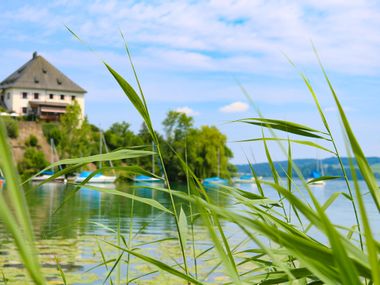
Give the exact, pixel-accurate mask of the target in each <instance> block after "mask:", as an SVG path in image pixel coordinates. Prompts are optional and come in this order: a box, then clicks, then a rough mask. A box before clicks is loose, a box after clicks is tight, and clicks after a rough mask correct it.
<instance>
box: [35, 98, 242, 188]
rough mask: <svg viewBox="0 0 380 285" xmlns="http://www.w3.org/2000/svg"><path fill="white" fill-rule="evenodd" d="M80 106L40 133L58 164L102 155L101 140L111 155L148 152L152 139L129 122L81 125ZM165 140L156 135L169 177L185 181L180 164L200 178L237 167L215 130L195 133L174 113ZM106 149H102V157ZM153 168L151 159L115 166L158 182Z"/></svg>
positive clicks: (83, 122) (143, 128)
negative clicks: (121, 151) (126, 151)
mask: <svg viewBox="0 0 380 285" xmlns="http://www.w3.org/2000/svg"><path fill="white" fill-rule="evenodd" d="M80 113H81V110H80V107H79V105H78V104H73V105H69V106H68V107H67V110H66V113H65V114H64V115H62V116H61V119H60V122H59V123H44V124H43V125H42V128H43V133H44V135H45V137H46V139H48V141H49V142H50V139H53V141H54V144H55V146H56V148H57V151H58V154H59V156H60V158H61V159H63V158H73V157H83V156H89V155H94V154H98V153H99V152H100V149H99V145H100V140H101V138H100V136H101V134H103V135H104V138H105V141H106V145H107V147H108V150H109V151H112V150H116V149H120V148H136V147H137V148H140V149H145V150H152V140H151V137H150V134H149V132H148V130H147V128H146V126H145V125H144V124H143V125H142V126H141V128H140V130H139V131H138V132H137V133H134V132H133V131H132V130H131V129H130V124H128V123H127V122H117V123H114V124H113V125H111V126H110V127H109V128H108V129H106V130H104V131H102V130H100V129H99V128H98V127H96V126H94V125H92V124H90V123H89V122H88V120H87V119H84V120H81V119H80ZM162 124H163V127H164V134H157V136H158V138H159V142H160V146H161V149H162V152H163V158H164V163H165V168H166V171H167V172H168V175H169V177H174V178H175V179H176V180H178V181H185V179H186V173H185V171H184V170H183V169H182V167H181V162H180V160H183V161H186V163H187V165H188V167H189V168H190V169H191V170H192V171H194V173H195V174H196V175H197V176H198V177H200V178H204V177H210V176H215V175H217V172H218V168H219V171H220V176H221V177H224V178H229V177H231V173H232V172H234V171H235V167H234V166H233V165H232V164H230V163H229V159H230V158H232V156H233V154H232V152H231V150H230V149H229V148H228V147H227V146H226V142H227V138H226V136H225V135H223V134H222V133H221V132H220V131H219V130H218V129H217V128H216V127H215V126H202V127H200V128H196V127H194V120H193V118H192V117H190V116H187V115H186V114H183V113H178V112H175V111H170V112H168V114H167V116H166V118H165V120H164V121H163V122H162ZM104 151H105V149H103V152H104ZM154 161H155V162H154V167H153V165H152V157H143V158H136V159H129V160H125V161H119V162H114V164H116V165H138V166H140V167H143V168H144V169H146V170H148V171H152V169H153V168H154V172H155V174H156V175H159V176H161V175H162V174H163V173H162V165H161V163H159V160H158V159H157V157H155V159H154Z"/></svg>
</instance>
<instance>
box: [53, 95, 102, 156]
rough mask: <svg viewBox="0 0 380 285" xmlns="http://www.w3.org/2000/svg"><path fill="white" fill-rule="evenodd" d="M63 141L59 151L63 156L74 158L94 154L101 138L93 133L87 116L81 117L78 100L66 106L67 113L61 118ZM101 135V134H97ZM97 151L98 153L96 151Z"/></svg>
mask: <svg viewBox="0 0 380 285" xmlns="http://www.w3.org/2000/svg"><path fill="white" fill-rule="evenodd" d="M60 122H61V124H60V132H61V134H62V137H61V141H60V143H59V145H58V152H59V154H60V156H61V158H73V157H80V156H88V155H91V154H94V152H95V150H96V149H97V148H96V146H97V145H98V141H99V140H95V139H96V135H95V134H94V133H93V131H92V129H93V127H92V126H91V125H90V124H89V123H88V120H87V118H84V119H83V120H82V119H81V109H80V106H79V104H78V102H76V101H75V102H74V104H72V105H68V106H67V107H66V113H65V114H63V115H62V116H61V118H60ZM97 136H98V137H99V135H97ZM95 153H98V151H97V152H95Z"/></svg>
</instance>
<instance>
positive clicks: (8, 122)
mask: <svg viewBox="0 0 380 285" xmlns="http://www.w3.org/2000/svg"><path fill="white" fill-rule="evenodd" d="M2 120H3V122H4V124H5V128H6V131H7V134H8V136H9V137H10V138H12V139H15V138H17V137H18V133H19V129H18V121H17V120H15V119H12V118H2Z"/></svg>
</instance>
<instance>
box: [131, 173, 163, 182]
mask: <svg viewBox="0 0 380 285" xmlns="http://www.w3.org/2000/svg"><path fill="white" fill-rule="evenodd" d="M133 181H134V182H160V181H161V179H159V178H155V177H152V176H146V175H137V176H136V177H134V178H133Z"/></svg>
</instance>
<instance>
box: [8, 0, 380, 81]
mask: <svg viewBox="0 0 380 285" xmlns="http://www.w3.org/2000/svg"><path fill="white" fill-rule="evenodd" d="M77 2H78V1H74V2H73V3H71V1H65V0H56V1H55V3H53V4H50V5H44V6H41V7H38V5H34V6H31V5H25V6H22V7H20V8H19V9H18V10H15V11H10V12H8V13H5V15H4V19H5V21H3V23H2V25H3V30H4V31H7V30H11V29H7V25H8V23H7V21H9V22H11V21H10V20H14V17H15V15H19V16H17V17H18V18H17V21H18V22H23V23H24V24H28V23H32V24H34V25H35V24H38V23H39V22H40V21H39V19H41V18H45V19H49V21H48V22H49V29H50V30H51V31H50V32H52V30H55V32H56V34H58V33H62V31H64V28H63V27H64V26H63V25H64V24H67V25H68V26H70V27H71V28H72V29H73V30H74V31H75V32H77V34H78V35H79V36H80V37H81V38H83V39H86V40H88V39H89V40H88V41H89V43H90V44H91V45H93V46H97V47H99V48H105V49H109V48H110V47H112V48H115V47H117V48H119V49H120V48H121V46H122V40H121V38H120V35H119V32H118V28H117V27H120V28H121V30H123V31H125V32H126V37H127V39H128V40H129V43H130V45H131V47H132V52H133V53H134V54H139V55H141V56H144V57H147V58H148V59H153V60H152V61H151V64H152V66H157V65H160V66H161V67H163V68H164V67H168V68H169V69H170V68H173V66H175V67H178V68H182V69H186V70H187V69H192V70H195V71H200V70H206V71H208V70H210V69H213V70H218V71H234V72H239V71H241V72H248V73H261V72H263V71H265V72H273V71H275V72H277V73H280V74H281V72H283V70H284V69H285V68H287V65H286V64H284V60H283V58H281V52H282V51H283V52H285V53H286V54H287V55H289V56H290V57H292V58H293V59H294V60H295V61H296V62H297V63H298V64H302V65H311V64H312V65H315V64H316V61H315V56H314V54H313V52H312V49H311V46H310V39H312V40H313V41H314V42H315V43H316V45H317V48H318V50H319V51H320V54H321V56H322V59H323V60H324V62H325V63H326V65H327V66H328V68H329V69H330V70H333V71H339V72H341V73H344V74H346V73H351V74H365V75H367V74H378V73H379V70H380V53H379V47H380V37H379V36H378V30H379V29H380V7H379V5H378V4H376V2H375V1H371V0H363V1H362V0H355V1H344V0H334V1H317V0H307V1H301V2H300V1H294V2H291V1H266V0H257V1H247V0H223V1H222V0H213V1H190V0H187V1H185V0H184V1H125V0H108V1H105V0H97V1H95V2H94V3H93V4H91V5H88V7H87V9H86V14H85V15H84V14H83V9H78V3H77ZM31 14H33V17H30V15H31ZM20 15H21V16H20ZM35 15H40V16H37V17H36V16H35ZM110 15H112V16H110ZM35 19H38V20H35ZM33 29H34V30H35V31H39V32H40V31H43V30H46V25H45V23H44V25H41V27H40V28H39V29H38V28H37V27H35V26H33ZM64 32H65V33H66V34H67V31H64ZM13 34H15V33H12V35H13ZM358 38H360V41H359V40H358ZM145 47H147V49H146V48H145ZM136 50H137V52H136ZM279 65H282V66H283V67H282V68H279V67H278V66H279ZM237 66H238V67H237ZM268 69H269V70H268Z"/></svg>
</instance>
